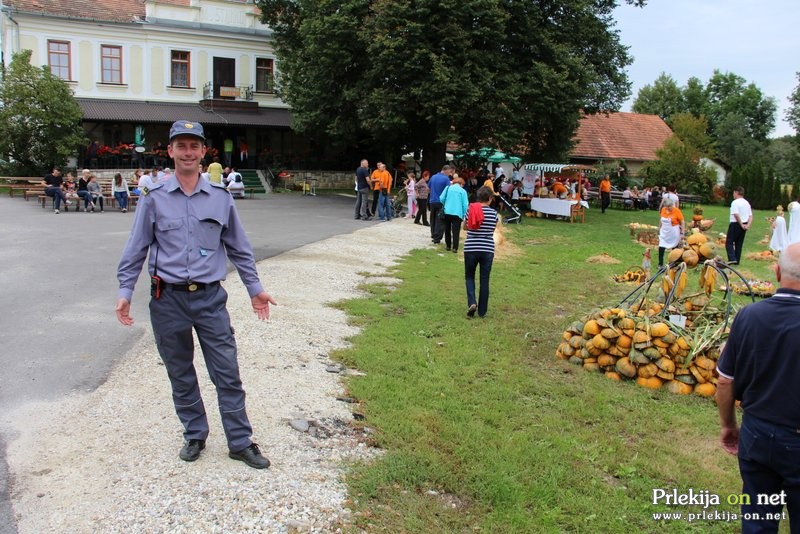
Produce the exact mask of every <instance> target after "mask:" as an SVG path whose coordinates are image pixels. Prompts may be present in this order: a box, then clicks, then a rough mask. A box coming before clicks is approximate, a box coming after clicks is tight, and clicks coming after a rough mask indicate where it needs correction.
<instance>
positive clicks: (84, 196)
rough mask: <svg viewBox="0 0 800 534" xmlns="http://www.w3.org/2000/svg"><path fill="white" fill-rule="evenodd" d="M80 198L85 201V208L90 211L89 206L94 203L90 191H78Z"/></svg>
mask: <svg viewBox="0 0 800 534" xmlns="http://www.w3.org/2000/svg"><path fill="white" fill-rule="evenodd" d="M78 196H79V197H81V198H82V199H83V207H84V208H86V209H88V208H89V204H91V203H92V194H91V193H90V192H89V191H86V190H83V191H78Z"/></svg>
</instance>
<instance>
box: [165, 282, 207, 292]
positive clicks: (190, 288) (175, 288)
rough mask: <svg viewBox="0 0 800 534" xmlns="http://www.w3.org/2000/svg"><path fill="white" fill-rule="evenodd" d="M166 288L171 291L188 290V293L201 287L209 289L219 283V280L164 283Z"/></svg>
mask: <svg viewBox="0 0 800 534" xmlns="http://www.w3.org/2000/svg"><path fill="white" fill-rule="evenodd" d="M165 285H166V286H167V287H168V288H171V289H172V290H173V291H188V292H189V293H193V292H195V291H199V290H201V289H206V288H208V289H211V288H212V287H216V286H218V285H219V282H188V283H186V284H165Z"/></svg>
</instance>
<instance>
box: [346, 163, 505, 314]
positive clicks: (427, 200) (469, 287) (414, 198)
mask: <svg viewBox="0 0 800 534" xmlns="http://www.w3.org/2000/svg"><path fill="white" fill-rule="evenodd" d="M465 175H466V176H468V178H466V179H465V178H464V177H462V176H459V174H458V173H457V172H456V169H455V167H453V166H451V165H444V166H443V167H442V169H441V171H439V172H437V173H435V174H433V175H431V173H430V171H428V170H424V171H422V173H420V176H419V178H417V174H416V172H413V171H409V172H407V173H405V177H404V178H403V181H402V186H401V187H402V189H401V190H402V191H403V192H404V193H405V208H406V210H407V214H406V218H408V219H412V220H413V222H414V224H419V225H423V226H427V227H429V228H430V236H431V242H432V243H433V244H434V245H438V244H440V243H441V242H442V241H444V244H445V249H444V250H445V251H447V252H452V253H458V251H459V246H460V245H461V230H462V225H463V227H464V229H466V239H465V240H464V244H463V252H464V278H465V285H466V292H467V316H468V317H473V316H475V314H476V313H477V315H478V316H479V317H484V316H485V315H486V313H487V311H488V306H489V275H490V273H491V269H492V262H493V259H494V238H493V234H494V230H495V228H496V226H497V223H498V220H499V217H498V214H497V209H498V208H499V205H498V204H497V201H496V199H497V197H498V195H499V194H500V193H497V192H495V188H494V185H495V183H497V184H498V187H502V186H505V185H508V184H510V185H511V187H509V188H505V189H504V192H503V194H508V196H509V198H512V197H513V196H514V190H517V189H519V187H520V186H519V183H518V182H519V180H517V181H513V180H512V181H510V182H508V184H506V179H505V178H506V177H505V174H504V173H502V172H501V173H498V174H497V175H496V176H495V177H494V178H493V177H492V174H491V173H490V172H489V170H488V169H483V170H482V171H477V172H469V171H467V172H466V173H465ZM481 180H483V181H481ZM392 183H393V180H392V176H391V174H390V173H389V172H388V171H387V170H386V165H385V164H384V163H383V162H378V163H377V165H376V168H375V170H373V171H372V172H370V170H369V161H368V160H366V159H363V160H361V163H360V165H359V167H358V168H357V169H356V170H355V190H356V203H355V206H354V214H353V216H354V218H355V219H356V220H363V221H371V220H373V218H374V217H378V218H379V219H380V220H382V221H390V220H392V217H393V216H394V215H395V211H398V212H399V211H401V209H398V208H402V206H397V205H395V204H394V203H393V202H392V197H391V191H392ZM370 191H371V192H372V196H371V197H370ZM517 198H519V197H518V196H517ZM470 199H472V200H474V202H473V203H472V204H471V203H470ZM370 200H371V203H370ZM476 274H478V277H479V286H477V287H478V293H477V296H476V283H475V278H476Z"/></svg>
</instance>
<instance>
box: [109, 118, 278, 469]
mask: <svg viewBox="0 0 800 534" xmlns="http://www.w3.org/2000/svg"><path fill="white" fill-rule="evenodd" d="M167 151H168V153H169V155H170V157H171V158H173V159H174V160H175V174H174V175H173V176H170V177H169V178H168V179H166V180H165V181H163V182H159V183H158V184H156V185H154V186H153V188H152V189H145V190H143V191H142V196H141V198H140V199H139V202H138V205H137V207H136V217H135V219H134V221H133V228H132V230H131V235H130V237H129V238H128V243H127V245H126V246H125V250H124V251H123V253H122V259H121V260H120V263H119V267H118V271H117V278H118V279H119V293H118V297H119V298H118V300H117V305H116V314H117V319H118V320H119V322H120V323H122V324H124V325H132V324H133V318H132V317H131V316H130V315H129V313H130V302H131V297H132V295H133V289H134V285H135V284H136V280H137V278H138V277H139V273H140V272H141V270H142V264H143V263H144V260H145V258H147V256H148V251H149V253H150V254H149V262H148V270H149V271H150V274H151V287H150V295H151V300H150V320H151V322H152V325H153V334H154V336H155V340H156V346H157V347H158V352H159V353H160V354H161V358H162V360H163V361H164V365H165V366H166V369H167V374H168V375H169V380H170V382H171V384H172V399H173V401H174V403H175V411H176V412H177V414H178V418H179V419H180V421H181V423H182V424H183V427H184V434H183V435H184V438H185V440H186V441H185V443H184V445H183V448H181V451H180V458H181V459H182V460H184V461H187V462H192V461H194V460H197V458H198V457H199V456H200V451H202V450H203V449H204V448H205V444H206V441H205V440H206V437H207V436H208V421H207V419H206V410H205V407H204V405H203V399H202V398H201V396H200V387H199V385H198V382H197V373H196V371H195V368H194V363H193V359H194V341H193V338H192V329H193V328H194V330H195V331H196V332H197V337H198V339H199V340H200V346H201V347H202V350H203V357H204V358H205V361H206V366H207V367H208V372H209V375H210V376H211V381H212V382H213V383H214V386H215V387H216V389H217V398H218V402H219V411H220V415H221V417H222V426H223V428H224V430H225V437H226V438H227V441H228V449H229V453H228V456H230V457H231V458H233V459H234V460H240V461H242V462H244V463H246V464H247V465H249V466H251V467H254V468H257V469H263V468H266V467H269V460H268V459H267V458H265V457H264V456H262V454H261V452H260V451H259V448H258V445H257V444H255V443H253V442H252V441H251V439H250V438H251V435H252V433H253V431H252V427H251V426H250V421H249V420H248V418H247V413H246V411H245V392H244V389H243V387H242V381H241V379H240V377H239V363H238V361H237V357H236V340H235V339H234V337H233V329H232V328H231V324H230V317H229V315H228V311H227V309H226V307H225V305H226V303H227V300H228V294H227V293H226V292H225V290H224V289H223V288H222V286H221V285H220V280H223V279H224V278H225V275H226V273H227V266H226V255H227V258H228V259H230V260H231V262H232V263H233V265H234V266H235V267H236V270H237V271H238V272H239V276H240V277H241V279H242V282H243V283H244V285H245V287H246V288H247V291H248V293H249V295H250V298H251V301H252V305H253V311H255V313H256V315H257V316H258V318H259V319H261V320H264V319H268V318H269V311H270V310H269V305H270V304H275V301H274V300H273V299H272V297H271V296H270V295H268V294H267V293H266V292H265V291H264V289H263V288H262V286H261V282H260V281H259V278H258V272H257V270H256V265H255V260H254V258H253V252H252V249H251V247H250V242H249V241H248V239H247V236H246V234H245V231H244V228H243V227H242V223H241V221H240V219H239V215H238V213H237V211H236V206H235V204H234V201H233V199H232V198H231V196H230V195H229V194H228V192H227V191H226V190H225V188H224V187H222V186H221V185H219V184H215V183H211V182H209V181H207V180H203V179H201V178H200V162H201V160H202V159H203V157H204V156H205V154H206V146H205V135H204V133H203V126H202V125H201V124H199V123H196V122H189V121H178V122H176V123H174V124H173V125H172V128H171V129H170V132H169V146H168V147H167Z"/></svg>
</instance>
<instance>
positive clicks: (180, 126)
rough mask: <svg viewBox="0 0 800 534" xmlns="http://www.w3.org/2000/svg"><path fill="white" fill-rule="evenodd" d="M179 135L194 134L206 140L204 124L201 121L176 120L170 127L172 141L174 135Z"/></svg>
mask: <svg viewBox="0 0 800 534" xmlns="http://www.w3.org/2000/svg"><path fill="white" fill-rule="evenodd" d="M179 135H193V136H195V137H199V138H200V139H202V140H203V141H205V140H206V134H205V133H204V132H203V125H202V124H200V123H199V122H190V121H175V122H174V123H172V127H171V128H170V129H169V140H170V142H171V141H172V139H173V138H174V137H177V136H179Z"/></svg>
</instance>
